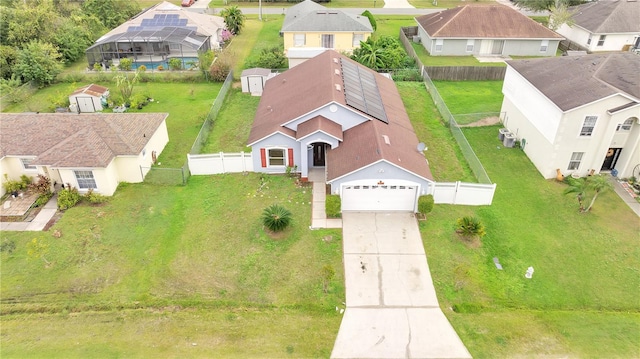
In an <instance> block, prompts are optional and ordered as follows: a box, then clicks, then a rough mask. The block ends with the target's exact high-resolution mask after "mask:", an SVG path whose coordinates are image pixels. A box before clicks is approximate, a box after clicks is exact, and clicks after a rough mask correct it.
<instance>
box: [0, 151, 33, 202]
mask: <svg viewBox="0 0 640 359" xmlns="http://www.w3.org/2000/svg"><path fill="white" fill-rule="evenodd" d="M27 157H28V156H25V158H27ZM21 158H22V157H10V156H7V157H3V158H2V159H0V183H4V182H5V179H4V175H5V174H6V175H7V178H8V179H10V180H14V181H18V180H20V176H22V175H27V176H29V177H32V178H35V177H37V176H38V174H39V172H38V169H34V170H30V169H29V170H27V169H25V168H24V166H22V161H21ZM5 193H6V191H5V190H4V186H2V185H0V196H3V195H4V194H5Z"/></svg>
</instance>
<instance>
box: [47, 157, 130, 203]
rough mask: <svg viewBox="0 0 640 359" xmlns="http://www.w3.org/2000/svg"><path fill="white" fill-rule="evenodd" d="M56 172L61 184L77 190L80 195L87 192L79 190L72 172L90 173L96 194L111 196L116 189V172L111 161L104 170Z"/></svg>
mask: <svg viewBox="0 0 640 359" xmlns="http://www.w3.org/2000/svg"><path fill="white" fill-rule="evenodd" d="M58 170H59V172H60V177H61V178H62V181H63V183H64V184H65V185H67V184H70V185H71V186H73V187H75V188H78V191H79V192H80V193H86V192H87V191H88V190H87V189H81V188H79V186H78V181H77V179H76V176H75V173H74V171H91V172H92V173H93V178H94V179H95V182H96V187H97V188H96V189H95V192H96V193H100V194H102V195H105V196H111V195H113V193H114V192H115V191H116V188H118V180H117V170H116V166H115V163H114V161H111V163H110V164H109V165H107V167H106V168H59V169H58Z"/></svg>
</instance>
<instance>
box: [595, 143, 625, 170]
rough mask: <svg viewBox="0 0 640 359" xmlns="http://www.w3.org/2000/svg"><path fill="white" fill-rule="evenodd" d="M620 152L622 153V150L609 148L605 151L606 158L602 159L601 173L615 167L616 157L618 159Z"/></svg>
mask: <svg viewBox="0 0 640 359" xmlns="http://www.w3.org/2000/svg"><path fill="white" fill-rule="evenodd" d="M620 152H622V148H610V149H609V150H608V151H607V156H606V157H605V158H604V162H602V168H601V169H600V170H601V171H610V170H612V169H613V168H614V167H615V166H616V162H618V157H620Z"/></svg>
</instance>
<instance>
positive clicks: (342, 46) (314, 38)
mask: <svg viewBox="0 0 640 359" xmlns="http://www.w3.org/2000/svg"><path fill="white" fill-rule="evenodd" d="M302 33H303V32H285V33H283V38H284V48H285V49H288V48H290V47H296V46H295V41H294V35H295V34H302ZM304 34H305V43H304V46H299V47H323V46H322V35H333V49H335V50H337V51H346V52H351V51H353V49H354V48H356V47H359V45H360V44H359V43H358V46H355V47H354V46H353V36H354V34H361V35H362V41H366V40H367V39H368V38H369V36H371V33H368V32H358V31H355V32H351V31H350V32H304Z"/></svg>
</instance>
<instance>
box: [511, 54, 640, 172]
mask: <svg viewBox="0 0 640 359" xmlns="http://www.w3.org/2000/svg"><path fill="white" fill-rule="evenodd" d="M639 74H640V56H638V55H636V54H634V53H631V52H624V53H611V54H606V55H605V54H598V55H583V56H576V57H573V56H565V57H555V58H548V59H526V60H514V61H507V72H506V75H505V79H504V85H503V89H502V92H503V94H504V100H503V103H502V109H501V111H502V112H503V113H505V118H504V125H505V127H506V128H508V129H509V130H510V131H511V132H513V133H515V134H516V136H517V138H518V139H520V141H521V144H522V147H523V149H524V152H525V153H526V154H527V156H528V157H529V159H531V161H532V162H533V164H534V165H535V166H536V168H537V169H538V171H540V173H541V174H542V175H543V176H544V177H545V178H553V177H555V176H556V171H557V170H558V169H559V170H560V172H561V173H563V174H564V175H569V174H575V175H580V176H585V175H589V174H596V173H600V172H601V171H612V172H614V173H615V172H616V171H617V173H618V176H619V177H628V176H631V174H632V171H633V169H634V167H635V166H636V165H638V164H640V120H639V119H640V75H639ZM614 169H615V170H616V171H613V170H614Z"/></svg>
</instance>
